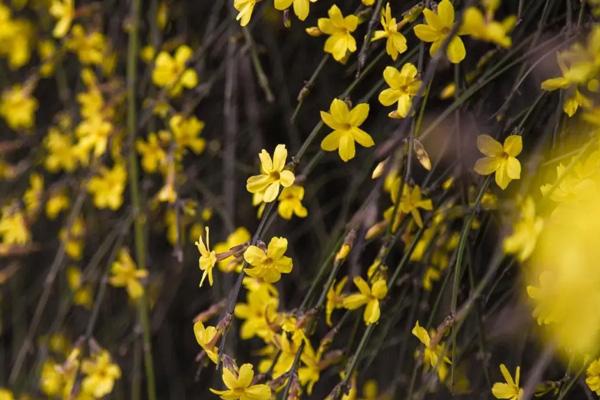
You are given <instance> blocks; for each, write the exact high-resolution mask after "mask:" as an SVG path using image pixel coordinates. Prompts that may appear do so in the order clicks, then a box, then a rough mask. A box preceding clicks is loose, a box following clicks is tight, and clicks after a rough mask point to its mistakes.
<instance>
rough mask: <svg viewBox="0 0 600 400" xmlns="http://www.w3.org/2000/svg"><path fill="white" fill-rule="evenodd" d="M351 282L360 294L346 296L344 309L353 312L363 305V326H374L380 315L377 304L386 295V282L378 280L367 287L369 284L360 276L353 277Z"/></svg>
mask: <svg viewBox="0 0 600 400" xmlns="http://www.w3.org/2000/svg"><path fill="white" fill-rule="evenodd" d="M353 282H354V285H356V287H357V288H358V290H359V292H360V293H353V294H350V295H348V296H346V297H345V298H344V307H345V308H347V309H349V310H355V309H357V308H359V307H362V306H363V305H364V306H366V307H365V311H364V313H363V318H364V320H365V324H367V325H371V324H374V323H375V322H377V321H379V316H380V315H381V310H380V307H379V302H380V301H381V300H383V299H384V298H385V296H386V295H387V291H388V289H387V282H386V281H385V279H378V280H377V281H375V282H373V284H372V285H371V286H370V287H369V284H368V283H367V282H366V281H365V280H364V279H363V278H361V277H360V276H357V277H355V278H354V281H353Z"/></svg>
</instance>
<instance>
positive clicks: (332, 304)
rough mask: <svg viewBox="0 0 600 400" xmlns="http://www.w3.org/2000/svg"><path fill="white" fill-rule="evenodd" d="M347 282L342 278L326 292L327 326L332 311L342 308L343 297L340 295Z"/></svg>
mask: <svg viewBox="0 0 600 400" xmlns="http://www.w3.org/2000/svg"><path fill="white" fill-rule="evenodd" d="M347 281H348V278H347V277H345V276H344V277H343V278H342V279H340V281H339V282H337V283H334V284H332V285H331V286H330V287H329V290H328V291H327V302H326V303H325V322H326V323H327V325H328V326H331V314H333V310H335V309H336V308H343V307H344V298H345V296H344V295H343V294H342V292H343V290H344V287H345V286H346V282H347Z"/></svg>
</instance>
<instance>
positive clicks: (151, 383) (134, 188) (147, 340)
mask: <svg viewBox="0 0 600 400" xmlns="http://www.w3.org/2000/svg"><path fill="white" fill-rule="evenodd" d="M140 8H141V0H132V2H131V10H130V12H131V15H130V17H131V26H130V30H129V44H128V48H127V134H128V139H129V157H128V158H129V160H128V161H129V191H130V195H131V202H132V205H133V218H134V240H135V259H136V263H137V265H138V267H139V268H145V267H146V243H145V236H144V216H143V215H142V213H141V200H140V190H139V186H138V160H137V156H136V153H135V150H134V149H135V147H134V143H135V136H136V131H137V109H136V96H135V95H136V86H137V85H136V83H137V69H138V65H137V61H138V53H139V26H140ZM138 313H139V318H140V323H141V325H142V341H143V353H144V369H145V373H146V389H147V391H148V399H150V400H156V384H155V380H154V364H153V361H152V341H151V337H150V336H151V335H150V322H149V317H148V314H149V307H148V299H147V297H146V293H145V292H144V294H143V295H142V297H141V299H140V301H139V303H138Z"/></svg>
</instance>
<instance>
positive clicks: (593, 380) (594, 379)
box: [585, 359, 600, 396]
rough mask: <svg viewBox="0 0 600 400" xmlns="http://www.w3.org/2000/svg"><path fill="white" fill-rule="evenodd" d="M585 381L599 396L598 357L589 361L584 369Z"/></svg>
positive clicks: (599, 368)
mask: <svg viewBox="0 0 600 400" xmlns="http://www.w3.org/2000/svg"><path fill="white" fill-rule="evenodd" d="M585 375H586V377H585V383H586V385H588V387H589V388H590V390H591V391H592V392H594V393H596V395H598V396H600V359H596V360H594V361H592V362H591V363H590V365H589V366H588V367H587V370H586V371H585Z"/></svg>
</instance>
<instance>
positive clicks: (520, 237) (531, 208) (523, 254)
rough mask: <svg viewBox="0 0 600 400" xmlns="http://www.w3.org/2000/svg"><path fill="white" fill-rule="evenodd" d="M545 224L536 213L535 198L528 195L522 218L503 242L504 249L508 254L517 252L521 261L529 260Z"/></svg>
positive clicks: (523, 206) (523, 203)
mask: <svg viewBox="0 0 600 400" xmlns="http://www.w3.org/2000/svg"><path fill="white" fill-rule="evenodd" d="M543 226H544V221H543V219H542V218H540V217H538V216H536V214H535V203H534V202H533V198H531V197H529V196H528V197H527V198H526V199H525V200H524V201H523V202H522V204H521V216H520V219H519V220H518V221H517V222H516V223H515V225H514V228H513V231H512V233H511V234H510V236H508V237H506V238H505V239H504V241H503V243H502V245H503V247H504V251H505V252H506V253H508V254H516V255H517V258H518V259H519V261H521V262H523V261H525V260H527V259H528V258H529V256H530V255H531V253H533V250H534V249H535V244H536V242H537V238H538V236H539V235H540V232H541V231H542V228H543Z"/></svg>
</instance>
